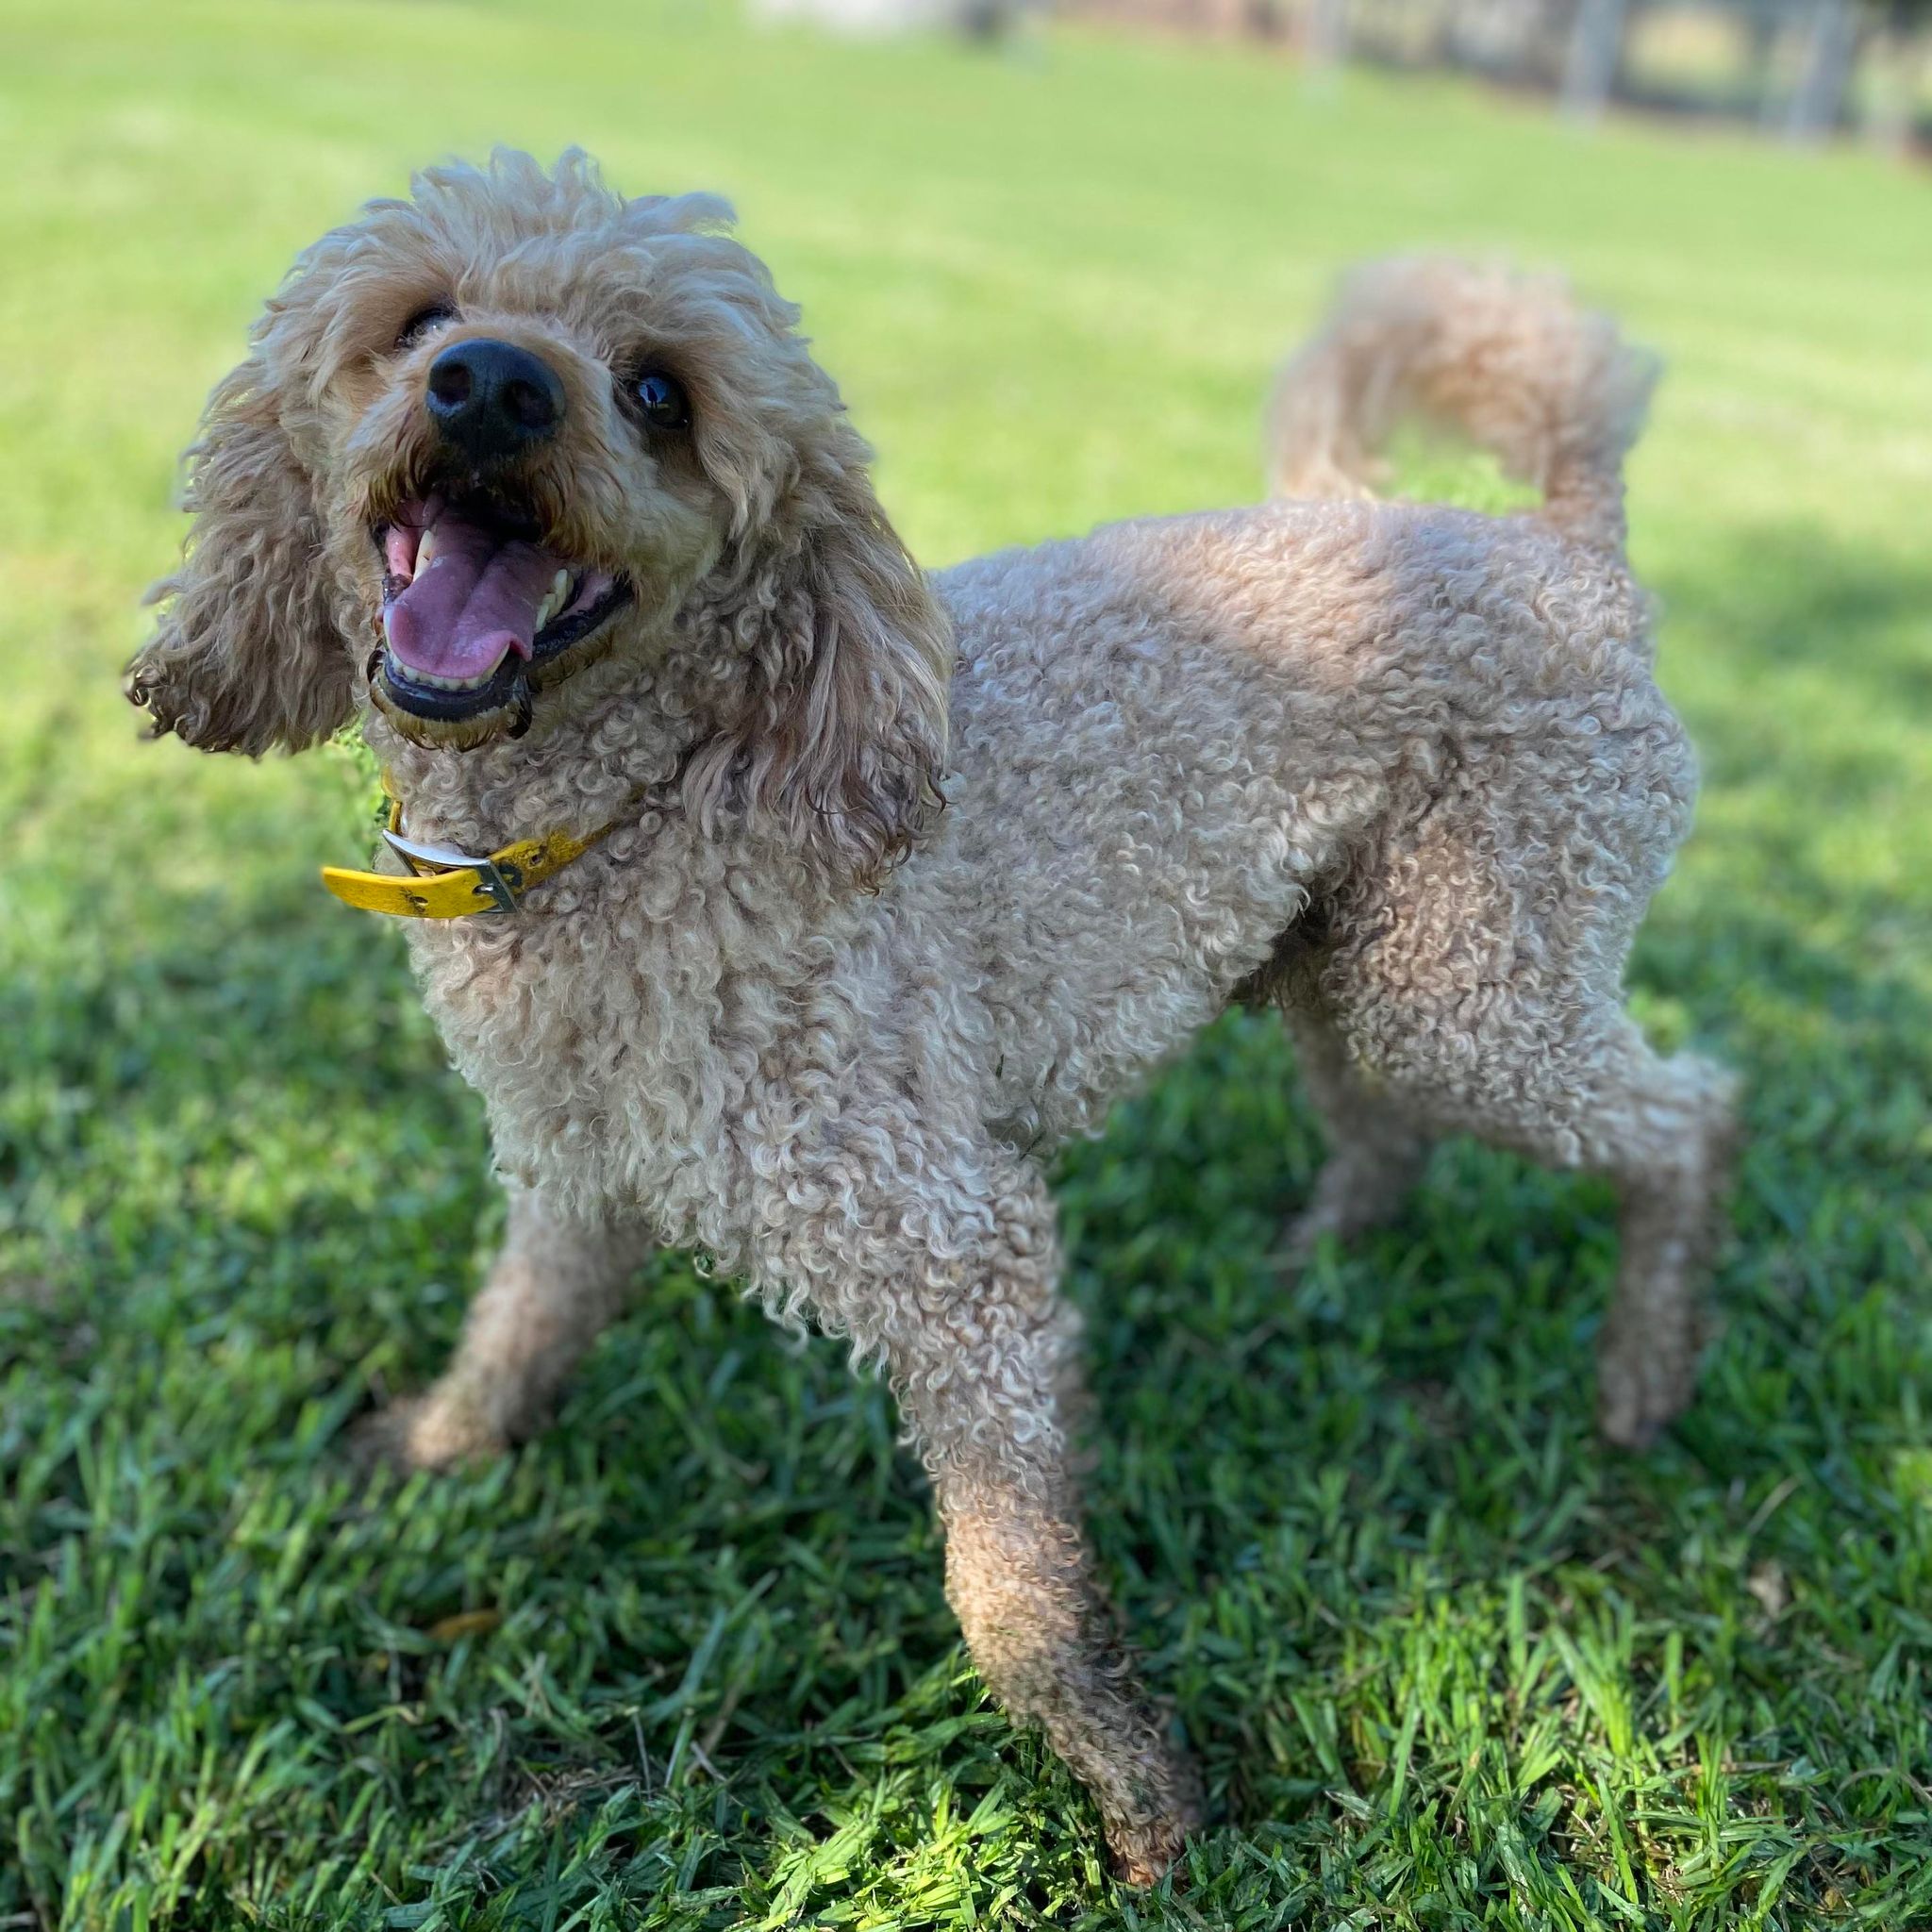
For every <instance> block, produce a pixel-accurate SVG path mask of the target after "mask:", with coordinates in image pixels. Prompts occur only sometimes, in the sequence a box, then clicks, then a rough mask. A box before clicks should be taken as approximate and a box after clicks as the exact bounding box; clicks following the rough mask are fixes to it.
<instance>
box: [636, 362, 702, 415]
mask: <svg viewBox="0 0 1932 1932" xmlns="http://www.w3.org/2000/svg"><path fill="white" fill-rule="evenodd" d="M631 393H632V394H633V395H635V396H636V397H637V402H638V413H639V415H641V417H642V418H643V419H644V421H645V423H647V424H648V425H650V426H651V427H652V428H653V429H689V428H690V427H691V402H690V399H689V398H688V397H687V396H686V395H685V392H684V385H683V384H682V383H681V382H679V381H678V379H677V378H676V376H675V375H665V374H664V372H663V371H662V370H661V369H647V370H646V371H645V372H644V373H643V375H641V376H639V377H638V379H637V381H636V382H635V383H633V384H632V386H631Z"/></svg>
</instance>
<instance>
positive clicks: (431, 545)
mask: <svg viewBox="0 0 1932 1932" xmlns="http://www.w3.org/2000/svg"><path fill="white" fill-rule="evenodd" d="M435 548H436V532H435V531H434V530H425V531H424V532H423V541H421V542H420V543H418V544H417V545H416V573H415V574H416V575H418V576H419V577H420V576H421V575H423V573H424V572H425V570H427V569H428V568H429V558H430V554H431V552H433V551H434V550H435Z"/></svg>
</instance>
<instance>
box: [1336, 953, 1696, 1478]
mask: <svg viewBox="0 0 1932 1932" xmlns="http://www.w3.org/2000/svg"><path fill="white" fill-rule="evenodd" d="M1571 991H1573V990H1572V989H1559V991H1558V996H1557V999H1556V1000H1555V1001H1552V1002H1545V1001H1542V1000H1535V1001H1532V1000H1529V999H1527V998H1525V999H1524V1000H1522V1001H1520V1002H1512V1001H1507V1000H1497V1001H1494V1002H1492V1003H1491V1004H1490V1006H1489V1007H1488V1008H1487V1010H1486V1011H1485V1012H1484V1014H1483V1017H1482V1022H1481V1024H1480V1026H1479V1028H1475V1029H1472V1030H1469V1031H1463V1030H1461V1029H1460V1028H1459V1027H1458V1025H1457V1010H1458V1008H1456V1007H1454V1006H1449V1007H1440V1008H1439V1007H1429V1006H1426V1005H1424V1006H1422V1007H1408V1006H1396V1005H1382V1006H1380V1007H1378V1008H1377V1009H1376V1031H1377V1033H1378V1035H1379V1038H1378V1040H1377V1041H1375V1042H1374V1045H1373V1046H1371V1047H1370V1048H1369V1055H1370V1056H1371V1058H1370V1064H1372V1065H1374V1066H1377V1067H1379V1068H1380V1069H1381V1071H1382V1072H1383V1073H1384V1074H1385V1075H1386V1077H1387V1078H1388V1080H1389V1082H1390V1086H1391V1093H1392V1095H1393V1096H1394V1097H1395V1098H1397V1099H1398V1100H1399V1101H1401V1102H1403V1103H1406V1104H1407V1105H1408V1106H1409V1107H1410V1108H1413V1111H1414V1115H1415V1117H1417V1118H1421V1119H1428V1120H1430V1121H1432V1122H1433V1124H1435V1125H1436V1126H1437V1127H1438V1128H1439V1129H1440V1130H1441V1131H1442V1132H1445V1133H1454V1132H1462V1133H1469V1134H1474V1135H1475V1136H1476V1137H1477V1138H1478V1139H1480V1140H1483V1141H1489V1142H1490V1143H1491V1145H1492V1146H1498V1147H1506V1148H1508V1149H1510V1150H1512V1151H1513V1152H1516V1153H1519V1154H1523V1155H1525V1156H1527V1157H1528V1158H1530V1159H1532V1160H1536V1161H1539V1162H1541V1164H1542V1165H1544V1166H1546V1167H1552V1168H1558V1169H1569V1170H1576V1171H1581V1172H1585V1173H1590V1174H1603V1175H1605V1176H1607V1178H1608V1179H1609V1180H1611V1181H1612V1182H1613V1183H1614V1184H1615V1186H1616V1189H1617V1192H1618V1196H1619V1200H1620V1213H1619V1221H1618V1225H1619V1230H1620V1234H1621V1237H1622V1256H1621V1259H1620V1263H1619V1269H1618V1276H1617V1287H1616V1292H1615V1295H1614V1298H1613V1300H1612V1303H1611V1307H1610V1311H1609V1315H1608V1318H1607V1321H1606V1322H1605V1324H1604V1328H1603V1332H1602V1337H1601V1340H1600V1342H1599V1346H1598V1372H1599V1384H1598V1395H1597V1422H1598V1426H1599V1427H1600V1428H1601V1429H1602V1431H1603V1433H1604V1435H1605V1436H1606V1437H1607V1438H1608V1439H1609V1440H1610V1441H1613V1442H1617V1443H1619V1444H1622V1445H1623V1446H1624V1447H1626V1448H1641V1447H1643V1446H1645V1445H1646V1444H1648V1443H1649V1442H1651V1441H1654V1440H1655V1439H1656V1437H1657V1434H1658V1432H1659V1431H1660V1430H1661V1429H1662V1428H1663V1427H1664V1426H1665V1424H1668V1423H1669V1422H1671V1421H1672V1420H1673V1419H1674V1417H1675V1416H1677V1415H1678V1414H1679V1413H1680V1412H1681V1411H1682V1410H1683V1409H1684V1408H1685V1407H1686V1406H1687V1405H1688V1404H1689V1402H1690V1400H1691V1391H1692V1389H1693V1387H1694V1385H1695V1381H1696V1374H1697V1356H1698V1349H1699V1345H1700V1341H1701V1334H1700V1321H1699V1310H1698V1291H1699V1288H1700V1286H1701V1283H1702V1280H1703V1276H1704V1273H1705V1270H1706V1267H1707V1263H1708V1260H1709V1256H1710V1250H1711V1246H1712V1241H1713V1236H1714V1233H1715V1228H1716V1222H1717V1208H1718V1201H1719V1197H1720V1194H1721V1191H1722V1188H1723V1184H1724V1176H1725V1171H1726V1161H1727V1156H1728V1152H1729V1148H1730V1143H1731V1108H1730V1103H1731V1093H1732V1086H1733V1083H1732V1080H1731V1077H1730V1075H1729V1074H1726V1073H1725V1072H1724V1070H1723V1069H1722V1068H1720V1067H1717V1066H1715V1065H1713V1064H1712V1063H1711V1062H1709V1061H1707V1060H1705V1059H1701V1058H1698V1057H1697V1056H1695V1055H1692V1054H1681V1055H1677V1056H1675V1057H1674V1058H1663V1057H1662V1056H1660V1055H1658V1054H1657V1053H1656V1052H1654V1051H1653V1050H1652V1049H1651V1047H1650V1046H1649V1045H1648V1044H1647V1043H1646V1042H1645V1041H1644V1040H1643V1037H1642V1035H1641V1033H1640V1032H1639V1030H1638V1028H1637V1026H1636V1024H1634V1023H1633V1022H1632V1021H1631V1020H1630V1018H1629V1017H1628V1015H1626V1014H1625V1013H1624V1011H1623V1010H1622V1008H1621V1007H1620V1006H1616V1005H1611V1004H1602V1005H1598V1006H1596V1007H1595V1008H1586V1009H1584V1010H1583V1011H1582V1012H1581V1013H1579V1012H1578V1011H1577V1010H1576V1009H1575V1008H1573V1007H1569V1006H1567V1005H1566V996H1567V995H1568V994H1569V993H1570V992H1571ZM1462 1010H1467V1009H1462Z"/></svg>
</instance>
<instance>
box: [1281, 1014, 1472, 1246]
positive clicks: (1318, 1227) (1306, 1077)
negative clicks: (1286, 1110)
mask: <svg viewBox="0 0 1932 1932" xmlns="http://www.w3.org/2000/svg"><path fill="white" fill-rule="evenodd" d="M1286 1019H1287V1022H1288V1027H1289V1031H1290V1032H1291V1034H1292V1035H1293V1037H1294V1043H1295V1062H1296V1065H1297V1066H1298V1068H1299V1069H1300V1072H1301V1076H1302V1085H1303V1086H1304V1087H1305V1088H1306V1089H1307V1094H1308V1097H1309V1099H1310V1100H1312V1101H1313V1102H1314V1105H1315V1109H1316V1111H1317V1112H1318V1113H1319V1114H1320V1115H1321V1117H1322V1127H1323V1131H1324V1133H1325V1134H1326V1136H1327V1140H1328V1158H1327V1159H1326V1160H1325V1161H1324V1162H1323V1165H1322V1171H1321V1173H1320V1174H1318V1175H1317V1176H1316V1178H1315V1189H1314V1192H1313V1194H1312V1195H1311V1197H1310V1198H1309V1200H1308V1203H1307V1206H1306V1207H1305V1208H1303V1209H1302V1210H1301V1212H1300V1213H1299V1214H1297V1215H1296V1216H1295V1217H1294V1218H1293V1220H1292V1221H1291V1222H1290V1224H1289V1225H1288V1228H1287V1231H1286V1236H1285V1239H1284V1241H1283V1244H1282V1254H1283V1257H1284V1259H1286V1260H1287V1261H1288V1262H1289V1263H1290V1264H1291V1265H1292V1266H1296V1267H1299V1266H1301V1265H1303V1264H1304V1263H1306V1262H1307V1260H1308V1259H1309V1258H1310V1257H1312V1256H1313V1254H1314V1252H1315V1249H1316V1247H1317V1246H1318V1245H1319V1244H1320V1242H1321V1241H1322V1239H1323V1237H1324V1236H1326V1235H1333V1236H1334V1237H1335V1238H1336V1240H1338V1241H1350V1240H1352V1239H1354V1237H1355V1236H1357V1235H1358V1234H1366V1233H1367V1232H1368V1231H1369V1230H1370V1229H1371V1228H1374V1227H1380V1226H1382V1225H1383V1224H1385V1223H1386V1222H1389V1221H1391V1220H1393V1219H1394V1217H1395V1215H1396V1214H1397V1213H1398V1212H1399V1211H1400V1209H1401V1207H1402V1204H1403V1202H1404V1200H1405V1199H1406V1198H1407V1195H1408V1192H1409V1190H1410V1189H1411V1188H1413V1187H1414V1186H1415V1184H1416V1182H1417V1181H1418V1180H1420V1179H1421V1178H1422V1172H1423V1169H1424V1167H1425V1166H1427V1164H1428V1158H1429V1152H1430V1149H1431V1148H1432V1147H1433V1146H1434V1145H1435V1142H1434V1141H1433V1139H1432V1138H1431V1136H1430V1135H1429V1133H1428V1131H1427V1130H1426V1129H1425V1128H1424V1126H1423V1124H1422V1123H1421V1122H1420V1121H1419V1120H1417V1119H1416V1117H1415V1114H1414V1112H1413V1110H1412V1108H1409V1107H1408V1106H1407V1105H1406V1104H1405V1103H1404V1102H1403V1100H1402V1099H1401V1098H1400V1097H1399V1096H1397V1095H1393V1094H1391V1093H1389V1092H1387V1091H1383V1090H1382V1089H1380V1088H1378V1087H1377V1086H1376V1085H1375V1084H1374V1082H1373V1081H1371V1080H1370V1079H1368V1078H1367V1077H1366V1076H1365V1075H1364V1074H1363V1073H1362V1070H1361V1069H1360V1067H1358V1066H1357V1064H1356V1063H1355V1062H1354V1061H1353V1060H1351V1059H1350V1058H1349V1055H1348V1050H1347V1048H1346V1047H1345V1046H1344V1045H1343V1044H1342V1041H1341V1037H1340V1036H1339V1035H1338V1034H1337V1033H1336V1031H1335V1028H1334V1026H1333V1024H1330V1022H1329V1021H1328V1020H1327V1019H1326V1018H1325V1017H1324V1015H1322V1014H1321V1013H1319V1012H1318V1011H1316V1010H1314V1009H1313V1008H1308V1007H1299V1006H1290V1007H1289V1008H1287V1009H1286Z"/></svg>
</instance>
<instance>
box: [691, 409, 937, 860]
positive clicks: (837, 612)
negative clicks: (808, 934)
mask: <svg viewBox="0 0 1932 1932" xmlns="http://www.w3.org/2000/svg"><path fill="white" fill-rule="evenodd" d="M870 454H871V453H870V451H869V450H868V449H867V448H866V445H865V444H864V443H863V442H862V441H860V440H859V438H858V436H857V435H856V434H855V433H854V432H852V431H851V430H849V429H847V428H845V427H844V426H843V425H840V426H839V428H838V430H837V431H836V432H835V433H834V434H833V435H831V436H830V437H828V438H826V439H825V442H824V446H823V447H821V448H819V449H818V450H816V451H815V452H813V453H811V454H810V455H808V456H807V457H806V458H804V461H803V465H802V471H801V474H800V475H799V476H798V478H797V480H796V482H795V483H794V485H793V487H792V488H791V491H788V492H787V496H786V500H785V501H784V502H783V503H781V504H780V505H779V506H778V507H777V508H775V510H774V513H773V515H772V516H771V517H770V519H769V520H768V521H766V522H764V524H763V525H762V527H761V528H760V529H758V530H757V531H755V532H754V533H752V534H751V535H749V536H747V537H746V538H745V539H744V540H743V541H742V543H741V547H740V551H739V554H738V558H737V559H736V568H732V567H731V566H730V565H727V573H726V575H727V579H728V581H727V584H726V587H725V589H724V591H723V592H722V594H717V595H716V596H715V601H714V602H713V605H712V613H711V614H712V616H713V618H714V619H715V621H717V622H718V623H720V624H721V625H723V626H724V628H725V629H726V631H727V632H728V633H729V634H730V637H731V641H732V645H733V647H734V648H735V650H736V651H738V652H743V653H746V654H748V658H749V670H748V676H747V678H746V682H745V690H744V701H743V704H742V706H741V710H740V712H739V714H738V716H737V717H736V718H735V720H733V721H732V722H731V723H729V724H727V725H726V726H725V728H724V730H723V731H721V732H720V733H719V734H718V735H717V736H716V737H715V738H713V739H711V740H710V741H708V742H706V743H704V744H702V745H701V746H700V747H699V748H698V750H697V751H696V752H695V753H694V754H693V755H692V757H691V759H690V762H689V763H688V765H687V768H686V775H685V784H686V796H687V798H688V800H689V801H690V802H691V807H692V808H693V810H694V812H695V814H696V815H697V816H698V818H699V819H700V821H701V822H702V823H709V822H710V821H711V819H712V818H713V817H714V815H715V813H716V811H717V809H718V808H719V807H720V806H721V805H725V804H737V805H740V806H741V807H742V808H744V809H745V810H746V811H747V813H749V814H750V815H752V816H753V817H755V818H756V817H763V818H765V819H766V820H767V821H768V822H775V823H777V824H779V825H780V826H781V827H782V828H783V829H784V831H785V832H786V834H787V835H788V837H790V838H791V840H792V841H794V842H795V843H796V844H797V845H798V846H799V847H800V848H801V849H802V850H803V851H804V852H805V854H806V855H807V857H808V858H811V859H812V860H814V861H815V862H816V863H818V864H819V865H820V866H822V867H823V868H824V870H825V871H826V872H828V873H829V874H831V875H832V876H833V877H835V878H837V879H839V880H841V882H843V883H846V884H850V885H856V886H858V887H860V888H863V889H872V888H875V887H876V886H877V885H878V884H879V882H880V881H881V880H882V879H883V878H884V876H885V874H886V873H887V872H888V871H889V870H890V869H891V866H892V864H893V862H894V861H895V860H897V859H898V858H902V857H903V856H904V855H905V854H906V853H907V852H908V851H909V850H910V849H911V846H912V844H913V842H914V841H916V840H917V839H918V838H919V836H920V835H921V833H922V832H923V831H924V829H925V828H926V826H927V825H928V824H930V822H931V820H932V818H933V816H934V815H935V814H936V813H937V811H938V810H939V808H940V805H941V798H940V790H939V787H940V780H941V777H942V776H943V775H944V772H945V762H946V697H947V686H948V683H949V681H950V673H951V668H952V650H953V647H952V636H951V630H950V627H949V626H948V625H947V623H946V619H945V614H944V612H943V611H941V608H940V607H939V604H938V603H937V601H936V600H935V599H934V597H933V595H932V592H931V591H930V590H928V588H927V587H926V582H925V578H924V575H922V573H921V572H920V570H919V567H918V566H917V565H916V564H915V563H914V562H913V561H912V559H911V558H909V557H908V555H907V554H906V549H905V546H904V545H903V544H902V543H901V542H900V541H899V539H898V537H897V535H896V534H895V533H894V531H893V529H892V526H891V524H890V523H888V522H887V520H886V515H885V512H884V511H883V510H882V509H881V508H879V505H878V500H877V498H876V497H874V494H873V491H872V484H871V481H870V479H869V477H868V476H867V474H866V463H867V458H869V456H870Z"/></svg>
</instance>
